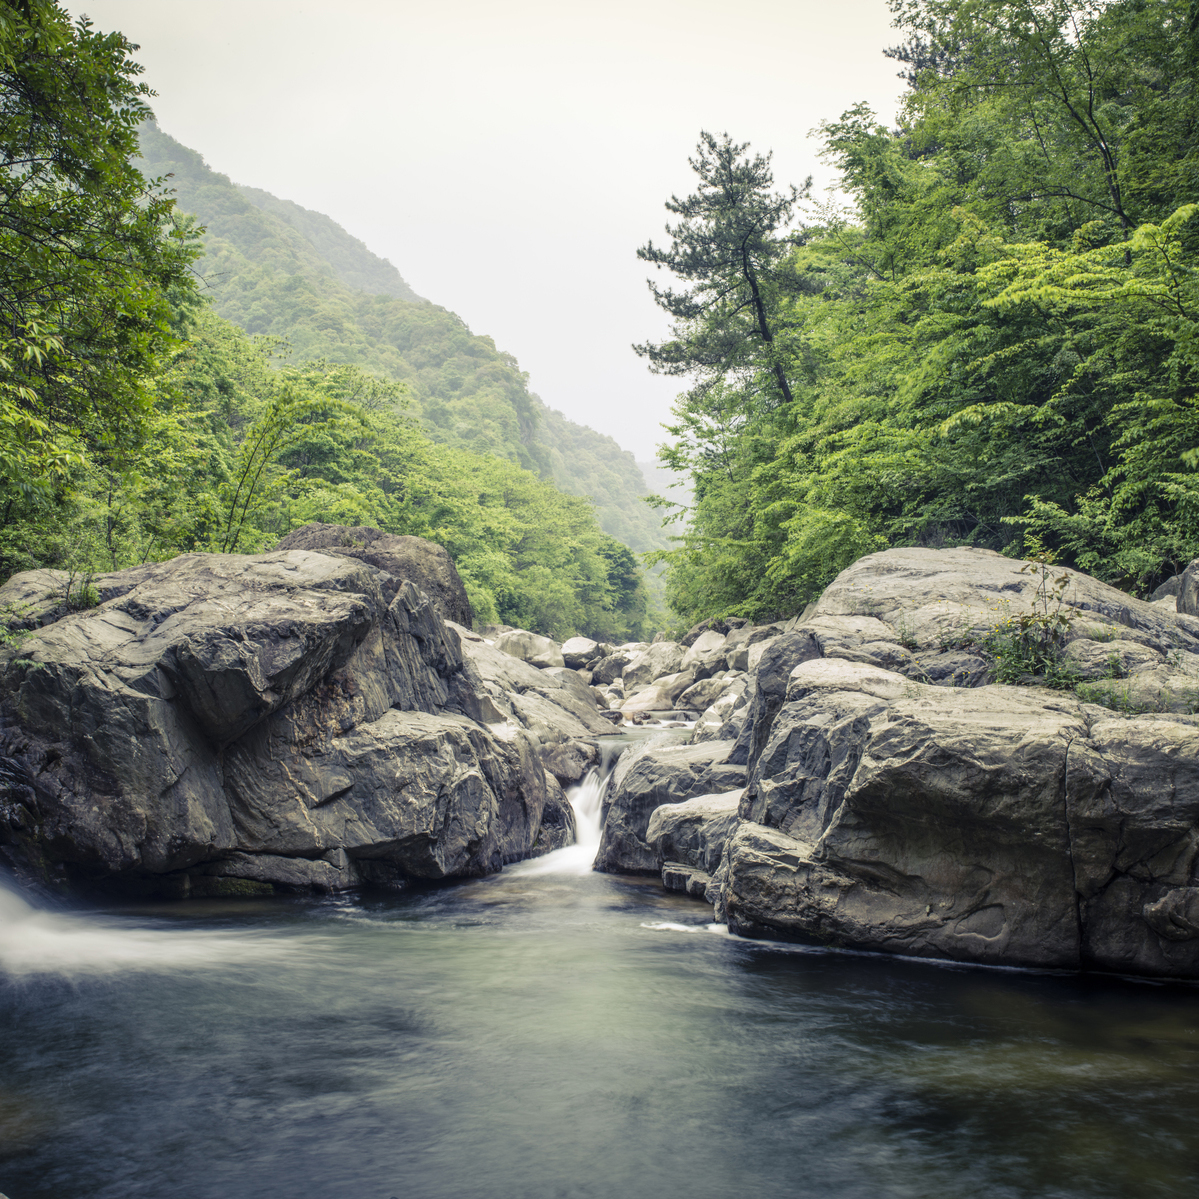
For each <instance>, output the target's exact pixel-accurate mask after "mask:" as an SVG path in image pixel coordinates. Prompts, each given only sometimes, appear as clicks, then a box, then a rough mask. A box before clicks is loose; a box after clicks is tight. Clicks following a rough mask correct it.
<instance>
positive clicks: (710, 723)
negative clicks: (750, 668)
mask: <svg viewBox="0 0 1199 1199" xmlns="http://www.w3.org/2000/svg"><path fill="white" fill-rule="evenodd" d="M725 681H726V682H727V684H728V685H727V686H726V688H725V689H724V690H723V691H722V692H721V693H720V696H719V697H718V698H717V699H715V700H713V701H712V703H711V704H710V705H709V706H708V707H707V708H705V709H704V711H703V712H702V713H701V714H700V717H699V719H698V720H697V721H696V722H695V731H694V732H693V733H692V735H691V740H692V741H693V742H699V741H720V740H725V741H736V740H737V734H738V733H739V732H740V731H741V730H740V727H737V728H736V731H733V728H734V724H735V723H736V722H735V720H734V718H735V716H736V712H737V710H738V709H737V706H738V704H741V707H740V709H739V710H740V711H741V712H744V711H745V706H744V704H743V703H742V700H743V697H744V695H745V690H746V688H747V687H748V686H749V680H748V679H747V678H746V677H745V675H729V676H726V680H725ZM684 695H686V693H685V692H684ZM726 729H727V730H728V732H722V730H726Z"/></svg>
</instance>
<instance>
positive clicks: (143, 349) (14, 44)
mask: <svg viewBox="0 0 1199 1199" xmlns="http://www.w3.org/2000/svg"><path fill="white" fill-rule="evenodd" d="M131 49H132V47H131V46H130V45H129V43H128V42H126V41H125V39H124V38H122V37H121V36H120V35H119V34H103V35H102V34H97V33H95V32H94V31H93V30H92V28H91V26H90V25H89V23H88V22H87V21H86V20H85V19H84V20H80V21H78V22H77V23H74V24H72V23H71V21H70V19H69V17H68V16H67V14H66V12H65V11H64V10H63V9H61V8H59V7H58V6H57V5H55V4H51V3H46V2H45V0H27V2H26V3H22V4H11V3H3V4H0V510H2V511H3V513H4V526H5V529H4V534H5V538H6V539H7V538H8V536H9V535H10V534H11V531H12V522H13V521H14V519H17V520H19V518H20V517H21V515H22V514H24V513H27V512H28V511H29V510H30V509H31V508H32V507H36V506H37V505H38V504H41V503H43V502H45V501H46V500H47V499H48V498H52V496H53V493H54V490H55V488H57V487H59V486H61V485H62V483H63V481H64V480H65V478H66V476H67V475H68V474H69V472H70V471H71V470H73V469H74V468H76V467H78V466H79V465H81V464H82V462H83V461H84V458H85V457H88V458H90V459H91V460H93V461H96V462H101V463H104V464H106V465H113V464H117V463H120V462H122V461H124V460H126V459H128V458H129V456H130V455H133V454H136V452H137V451H138V448H139V447H140V446H141V445H142V444H143V443H144V439H145V436H146V431H147V430H146V423H147V420H148V419H149V414H150V411H151V409H152V396H151V394H150V390H149V388H148V387H147V384H146V375H147V373H148V372H150V371H152V370H153V368H154V365H155V364H156V362H157V361H158V360H159V358H160V357H161V355H162V354H163V353H164V352H166V351H168V350H169V348H170V347H171V345H172V344H173V337H172V333H171V329H170V315H171V309H170V305H169V302H168V301H169V296H170V293H171V291H172V290H173V289H178V288H181V287H182V286H183V281H184V279H185V277H186V269H187V264H188V261H189V258H190V256H191V253H190V249H189V247H188V245H187V243H186V239H185V238H184V237H183V236H182V231H179V230H176V229H174V228H173V227H172V226H171V225H170V224H169V219H170V210H171V204H170V200H169V198H167V197H166V196H165V195H164V194H163V193H162V192H161V191H160V190H159V189H156V188H155V187H154V186H153V185H150V184H147V183H146V181H145V180H144V179H143V177H142V176H141V175H140V174H139V173H138V172H137V171H136V170H135V169H134V168H133V167H132V165H131V164H130V161H129V159H130V156H131V155H132V154H133V153H134V152H135V151H136V147H137V132H136V130H137V125H138V123H139V122H140V121H141V120H143V119H144V118H145V117H146V116H147V115H148V112H149V109H148V108H147V107H146V100H145V97H146V95H147V91H146V88H145V86H144V85H143V84H140V83H139V82H138V81H137V76H138V74H139V72H140V68H139V67H138V66H137V65H136V64H134V63H133V62H132V61H131V60H130V58H129V52H130V50H131ZM0 552H3V548H2V546H0Z"/></svg>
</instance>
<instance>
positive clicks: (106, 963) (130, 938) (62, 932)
mask: <svg viewBox="0 0 1199 1199" xmlns="http://www.w3.org/2000/svg"><path fill="white" fill-rule="evenodd" d="M278 952H281V951H280V949H279V948H278V947H277V946H273V945H271V944H269V943H267V940H266V939H264V938H262V937H257V936H254V935H252V934H251V935H245V934H242V935H233V934H228V933H213V932H192V931H183V930H180V929H154V928H146V927H144V926H141V927H139V926H136V925H133V924H131V923H130V924H126V923H124V922H122V921H118V920H114V919H111V918H108V917H103V916H75V915H66V914H64V913H61V912H51V911H46V910H44V909H42V908H35V907H34V906H33V905H32V904H30V903H28V902H27V901H26V900H25V899H24V898H22V897H21V896H20V895H18V894H17V893H16V892H15V891H13V890H11V889H10V887H9V886H7V885H6V884H5V881H4V879H3V878H2V877H0V979H3V978H5V977H8V978H10V979H13V978H16V979H20V978H29V977H31V976H34V975H58V976H62V977H70V978H79V977H95V976H97V975H107V974H116V973H119V972H123V971H128V970H158V971H170V970H178V969H187V968H197V969H202V968H204V967H207V966H212V965H214V964H216V963H217V962H221V963H226V964H227V963H230V962H242V963H246V964H253V963H254V962H257V961H261V960H262V959H263V958H264V957H268V958H269V957H271V956H272V955H274V954H276V953H278Z"/></svg>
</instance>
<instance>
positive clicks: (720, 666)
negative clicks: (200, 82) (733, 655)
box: [682, 629, 725, 678]
mask: <svg viewBox="0 0 1199 1199" xmlns="http://www.w3.org/2000/svg"><path fill="white" fill-rule="evenodd" d="M724 642H725V638H724V635H723V634H721V633H716V632H713V631H712V630H710V629H709V630H707V631H706V632H703V633H701V634H700V635H699V636H698V637H697V638H696V639H695V641H694V642H693V643H692V644H691V646H690V647H689V648H688V649H687V652H686V653H684V654H683V664H682V669H683V670H693V671H695V673H696V677H697V678H707V677H708V676H709V675H712V674H715V673H716V672H717V671H718V670H724V669H725V660H724Z"/></svg>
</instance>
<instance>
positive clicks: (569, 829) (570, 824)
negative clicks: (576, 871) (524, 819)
mask: <svg viewBox="0 0 1199 1199" xmlns="http://www.w3.org/2000/svg"><path fill="white" fill-rule="evenodd" d="M577 839H578V828H577V820H576V817H575V810H574V808H573V807H572V806H571V803H570V800H569V799H568V798H567V797H566V793H565V792H564V791H563V790H562V788H561V787H560V786H559V785H558V781H557V779H555V778H554V776H553V775H552V774H548V773H547V774H546V778H545V807H544V809H543V810H542V813H541V828H540V829H539V831H538V833H537V840H536V841H535V842H534V843H533V848H532V849H531V850H530V851H529V857H531V858H539V857H542V856H543V855H544V854H547V853H553V852H554V850H556V849H565V848H566V846H568V845H573V844H574V843H575V841H576V840H577Z"/></svg>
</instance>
